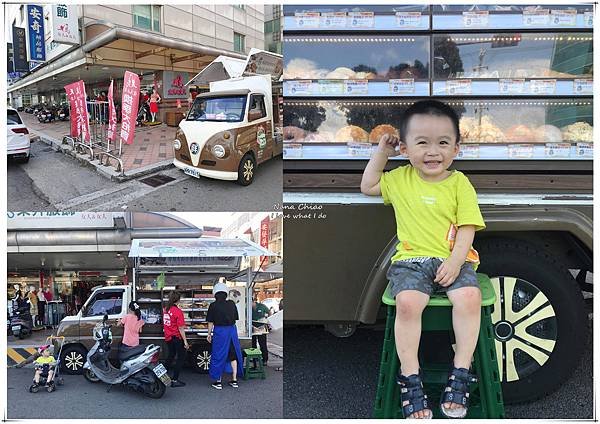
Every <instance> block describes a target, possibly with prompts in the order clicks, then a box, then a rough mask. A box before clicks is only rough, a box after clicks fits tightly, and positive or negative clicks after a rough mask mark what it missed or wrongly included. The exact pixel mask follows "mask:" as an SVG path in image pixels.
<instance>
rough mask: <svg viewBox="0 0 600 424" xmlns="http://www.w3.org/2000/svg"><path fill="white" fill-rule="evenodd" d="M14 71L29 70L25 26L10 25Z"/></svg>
mask: <svg viewBox="0 0 600 424" xmlns="http://www.w3.org/2000/svg"><path fill="white" fill-rule="evenodd" d="M12 34H13V38H12V39H13V52H14V53H13V55H14V57H13V61H14V65H15V72H29V63H27V41H26V35H25V28H19V27H16V26H13V27H12Z"/></svg>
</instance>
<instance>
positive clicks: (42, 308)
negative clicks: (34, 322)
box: [37, 287, 46, 326]
mask: <svg viewBox="0 0 600 424" xmlns="http://www.w3.org/2000/svg"><path fill="white" fill-rule="evenodd" d="M37 297H38V323H39V324H40V325H42V326H43V325H45V314H46V298H45V297H44V290H42V287H40V289H39V290H38V292H37Z"/></svg>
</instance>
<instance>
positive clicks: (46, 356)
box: [33, 346, 56, 387]
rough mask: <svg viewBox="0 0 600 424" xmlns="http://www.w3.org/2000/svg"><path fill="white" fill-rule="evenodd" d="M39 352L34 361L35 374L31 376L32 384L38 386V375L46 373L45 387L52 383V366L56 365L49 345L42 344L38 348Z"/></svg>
mask: <svg viewBox="0 0 600 424" xmlns="http://www.w3.org/2000/svg"><path fill="white" fill-rule="evenodd" d="M39 352H40V354H41V356H39V357H38V358H37V359H36V360H35V361H34V364H35V376H34V377H33V381H34V386H38V385H39V384H40V377H41V375H42V374H47V375H48V377H47V378H46V387H49V386H50V385H52V384H54V382H53V378H54V367H55V366H56V359H54V356H52V355H50V346H42V347H40V348H39Z"/></svg>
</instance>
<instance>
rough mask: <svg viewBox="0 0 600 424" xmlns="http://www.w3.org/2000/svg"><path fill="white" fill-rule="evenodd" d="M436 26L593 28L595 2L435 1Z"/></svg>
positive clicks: (434, 15)
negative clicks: (453, 2)
mask: <svg viewBox="0 0 600 424" xmlns="http://www.w3.org/2000/svg"><path fill="white" fill-rule="evenodd" d="M432 11H433V29H436V30H437V29H439V30H450V29H452V30H455V29H456V30H461V29H485V28H491V29H548V28H592V26H593V24H594V10H593V6H592V5H582V4H577V5H575V4H574V5H568V6H567V5H544V6H539V5H495V4H487V5H485V4H476V5H468V6H465V5H435V6H432Z"/></svg>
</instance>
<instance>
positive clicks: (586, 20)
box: [583, 12, 594, 27]
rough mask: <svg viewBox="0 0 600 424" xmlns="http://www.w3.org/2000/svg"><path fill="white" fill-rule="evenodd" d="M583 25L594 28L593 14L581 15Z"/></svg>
mask: <svg viewBox="0 0 600 424" xmlns="http://www.w3.org/2000/svg"><path fill="white" fill-rule="evenodd" d="M583 25H585V26H588V27H592V26H594V12H585V13H584V14H583Z"/></svg>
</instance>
